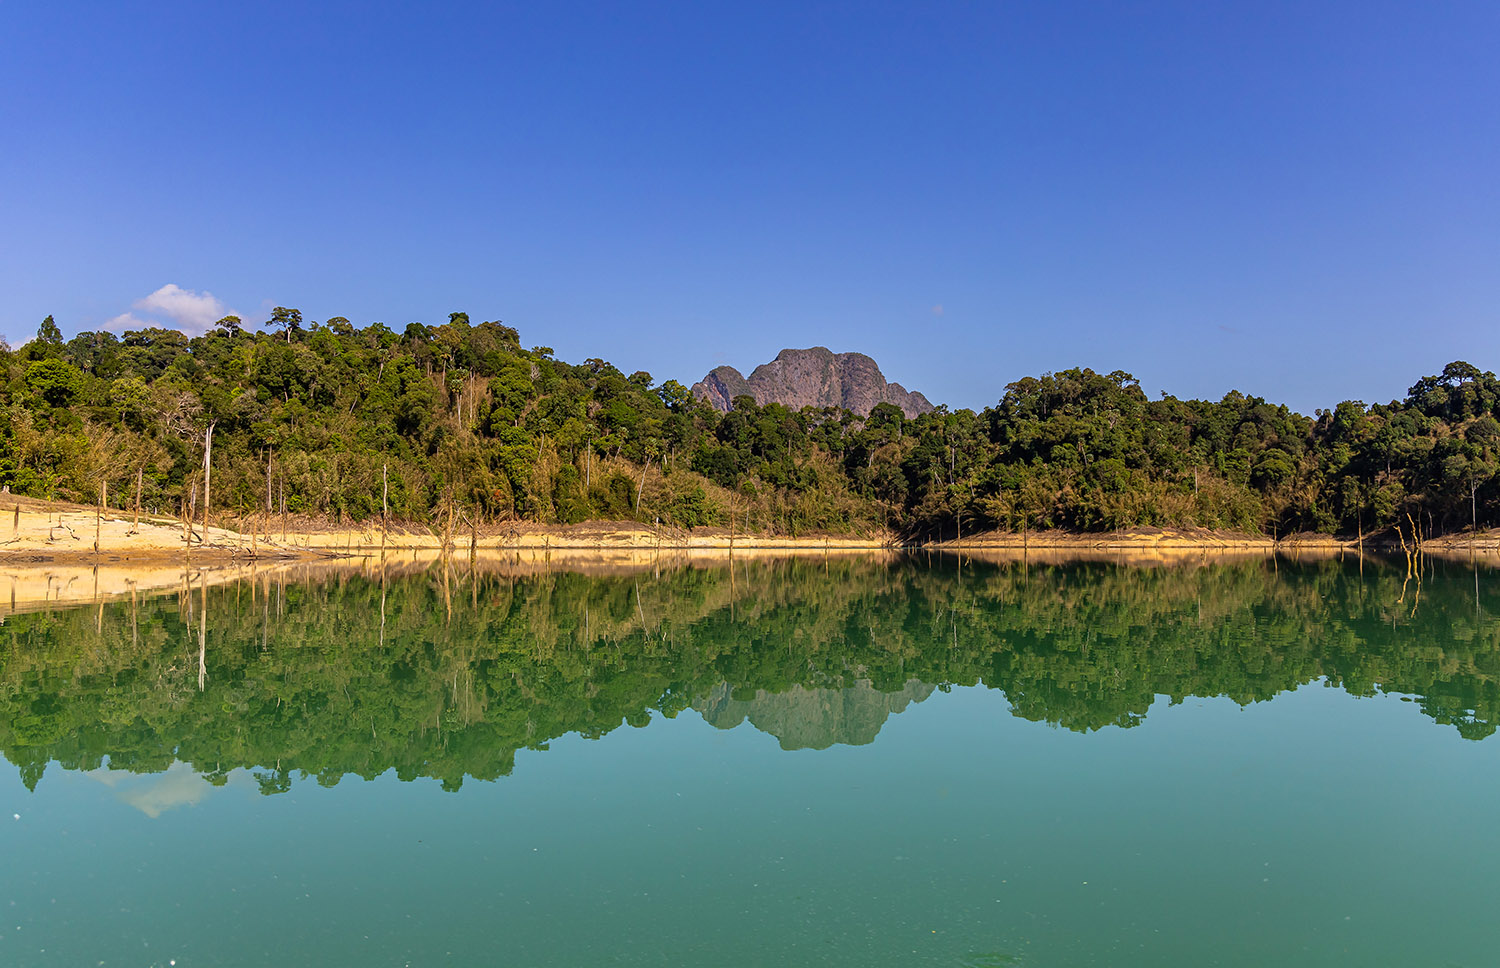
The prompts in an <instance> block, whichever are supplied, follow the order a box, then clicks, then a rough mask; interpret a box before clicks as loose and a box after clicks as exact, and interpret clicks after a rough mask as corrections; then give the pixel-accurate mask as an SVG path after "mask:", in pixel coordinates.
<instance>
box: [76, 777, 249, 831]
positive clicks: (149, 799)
mask: <svg viewBox="0 0 1500 968" xmlns="http://www.w3.org/2000/svg"><path fill="white" fill-rule="evenodd" d="M235 772H236V773H239V772H240V771H238V770H236V771H235ZM86 775H87V776H88V777H89V778H91V779H94V780H98V781H99V782H100V783H103V784H104V785H105V786H107V787H110V788H111V789H113V790H115V796H116V797H118V798H119V799H120V800H121V801H122V802H124V803H128V804H130V805H131V806H132V807H135V808H136V809H137V810H139V811H140V812H141V813H144V814H145V815H146V816H148V817H153V818H155V817H159V816H161V815H162V814H163V813H165V812H166V811H168V810H171V809H172V808H174V807H183V806H187V807H191V806H196V805H197V804H198V803H199V802H200V801H201V800H202V799H203V798H204V797H206V796H208V795H209V794H210V793H212V792H213V790H214V785H213V784H212V783H209V782H208V781H207V780H205V779H204V778H203V777H202V776H200V775H199V774H198V773H197V772H195V771H194V770H193V768H192V767H191V766H189V765H188V764H186V763H173V764H172V765H171V766H169V767H167V769H166V772H164V773H153V774H149V775H147V776H139V775H136V774H131V773H127V772H125V771H123V770H111V769H108V768H105V769H100V770H90V771H89V772H88V773H87V774H86ZM233 780H234V777H233V775H231V781H233Z"/></svg>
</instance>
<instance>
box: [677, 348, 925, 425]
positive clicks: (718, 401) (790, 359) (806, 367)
mask: <svg viewBox="0 0 1500 968" xmlns="http://www.w3.org/2000/svg"><path fill="white" fill-rule="evenodd" d="M692 389H693V396H695V397H697V398H698V399H700V400H706V401H708V403H709V404H710V405H711V406H713V407H714V408H715V409H717V410H720V411H724V412H728V410H729V409H730V407H732V406H733V405H734V398H735V397H737V396H739V395H741V394H748V395H749V396H751V397H754V398H755V402H756V403H759V404H761V405H763V406H764V405H765V404H768V403H780V404H783V405H784V406H787V407H791V408H792V409H794V410H797V409H801V408H802V407H843V408H844V409H846V410H850V411H853V412H854V413H857V414H861V415H864V414H868V413H869V412H870V411H871V410H872V409H873V408H874V407H875V405H876V404H877V403H890V404H894V405H895V406H897V407H900V408H901V412H902V413H904V414H906V416H907V417H908V418H910V417H916V416H918V415H919V414H923V413H926V412H927V411H929V410H931V409H932V404H931V403H930V402H929V401H928V399H927V398H926V397H924V396H923V395H922V394H920V393H917V392H916V391H913V390H907V389H906V388H905V387H903V386H902V385H901V384H899V383H888V382H886V379H885V375H884V374H882V373H881V372H880V367H879V366H878V365H876V363H875V361H874V360H872V359H870V358H869V357H868V356H866V355H865V354H863V353H835V352H833V351H832V350H830V349H829V348H828V347H826V346H813V347H810V348H808V349H801V350H799V349H784V350H782V351H781V352H780V353H777V354H776V358H775V359H774V360H772V361H771V362H769V363H763V364H761V365H760V366H757V367H756V368H755V369H754V371H752V372H751V374H750V376H749V377H748V378H746V377H745V376H744V375H743V374H741V373H740V371H739V370H737V369H735V368H734V367H732V366H720V367H716V368H715V369H713V370H712V371H710V372H709V374H708V375H707V376H705V377H704V378H703V379H702V380H700V381H698V382H697V383H695V384H693V388H692Z"/></svg>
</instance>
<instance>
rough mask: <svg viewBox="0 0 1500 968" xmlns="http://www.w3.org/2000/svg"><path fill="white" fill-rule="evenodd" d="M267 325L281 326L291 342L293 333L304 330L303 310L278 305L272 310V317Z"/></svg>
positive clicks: (287, 339)
mask: <svg viewBox="0 0 1500 968" xmlns="http://www.w3.org/2000/svg"><path fill="white" fill-rule="evenodd" d="M266 325H268V326H280V327H281V329H282V331H283V332H284V333H285V334H286V341H287V342H288V343H290V342H291V341H292V334H293V333H300V332H302V310H300V309H287V308H286V307H285V306H277V307H276V308H275V309H273V310H271V318H270V320H269V321H268V322H267V324H266Z"/></svg>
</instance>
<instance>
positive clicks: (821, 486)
mask: <svg viewBox="0 0 1500 968" xmlns="http://www.w3.org/2000/svg"><path fill="white" fill-rule="evenodd" d="M268 325H269V326H270V327H271V329H270V330H269V331H255V330H251V329H247V328H246V327H245V326H244V325H243V324H242V321H241V320H239V319H238V318H237V317H233V316H230V317H226V318H225V319H223V320H221V321H220V322H219V324H218V325H217V326H216V327H215V328H214V329H213V330H211V331H210V332H208V333H207V334H205V335H202V336H198V337H193V338H189V337H187V336H186V335H184V334H182V333H180V332H177V331H174V330H167V329H154V328H153V329H143V330H135V331H129V332H126V333H124V334H123V335H122V336H118V337H117V336H115V335H114V334H112V333H108V332H97V333H93V332H84V333H79V334H78V335H77V336H75V337H74V338H72V339H70V340H65V339H64V337H63V334H62V333H61V332H60V330H59V329H58V327H57V326H56V324H55V323H54V321H53V320H52V318H51V317H48V318H47V319H46V320H45V321H44V322H43V323H42V326H41V328H40V330H39V331H38V333H37V336H36V338H35V339H34V340H31V341H30V342H28V343H26V344H25V345H23V346H21V347H19V348H17V349H14V350H12V349H10V348H8V347H0V484H3V485H5V486H8V487H9V488H10V489H11V491H13V492H15V493H20V494H27V495H30V496H34V497H40V498H49V499H64V500H72V501H78V502H83V503H92V502H93V501H95V500H97V498H98V495H99V493H100V491H101V488H106V489H107V490H108V492H109V493H110V494H111V498H110V503H111V504H112V505H114V506H116V507H127V506H130V505H132V504H133V503H134V502H135V501H136V500H137V496H138V495H139V500H140V501H141V503H142V504H143V506H144V507H145V508H146V509H147V510H150V511H155V512H159V513H171V514H181V513H194V514H196V513H197V512H198V507H199V505H198V502H199V501H200V500H201V498H200V495H201V493H202V476H203V475H202V460H203V450H204V444H205V436H206V432H207V430H208V429H209V427H210V426H212V427H213V461H212V481H213V487H212V507H213V509H214V511H215V512H216V513H220V514H222V515H228V516H233V517H237V518H241V519H244V518H246V517H249V516H252V515H258V514H273V515H275V514H305V515H319V516H326V517H328V518H331V519H335V520H364V519H369V518H371V517H372V516H377V515H380V514H381V513H389V514H390V515H392V516H394V517H396V518H400V519H406V520H412V521H428V522H430V521H435V520H437V519H439V518H441V517H443V516H444V515H454V514H461V515H463V516H465V517H467V518H470V519H471V520H474V521H476V522H477V521H483V522H493V521H503V520H517V519H520V520H528V521H537V522H550V523H577V522H580V521H584V520H589V519H617V520H618V519H629V520H637V521H643V522H648V523H660V524H663V525H667V526H672V527H681V528H694V527H701V526H716V527H734V528H735V529H737V530H746V531H765V532H771V533H783V534H802V533H808V532H820V531H821V532H835V533H849V532H872V531H875V530H878V529H886V528H888V529H893V530H896V531H899V532H902V533H905V534H908V535H911V536H920V537H931V536H939V535H940V536H943V537H952V536H954V535H958V534H962V533H968V532H972V531H976V530H981V529H992V528H997V529H1006V530H1014V531H1020V530H1026V529H1043V528H1069V529H1077V530H1085V531H1093V530H1109V529H1117V528H1126V527H1132V526H1137V525H1157V526H1200V527H1211V528H1235V529H1242V530H1246V531H1256V532H1265V533H1270V534H1277V535H1280V534H1285V533H1289V532H1298V531H1321V532H1343V533H1348V534H1355V533H1368V532H1372V531H1376V530H1379V529H1382V528H1388V527H1391V526H1392V525H1398V526H1401V527H1402V528H1403V529H1405V530H1406V532H1407V533H1408V534H1410V533H1411V531H1413V530H1417V531H1421V532H1423V533H1435V532H1443V531H1451V530H1454V529H1457V528H1461V527H1464V526H1466V525H1472V524H1476V523H1477V524H1479V525H1481V526H1483V525H1486V524H1489V523H1492V522H1493V520H1494V517H1495V512H1496V510H1497V505H1500V479H1497V476H1496V475H1497V469H1500V460H1497V451H1500V420H1497V419H1496V417H1497V408H1500V381H1497V379H1496V377H1495V376H1494V374H1493V373H1489V372H1485V371H1481V370H1479V369H1478V368H1476V367H1474V366H1471V365H1469V364H1467V363H1461V362H1460V363H1452V364H1449V365H1448V366H1447V367H1445V368H1444V369H1443V372H1442V373H1441V374H1439V375H1436V376H1429V377H1424V378H1422V379H1421V380H1418V381H1417V383H1416V384H1415V385H1414V386H1412V388H1411V389H1410V391H1409V392H1408V394H1407V396H1406V398H1405V399H1404V400H1401V401H1393V402H1391V403H1389V404H1376V405H1373V406H1367V405H1365V404H1364V403H1362V402H1359V401H1345V402H1343V403H1340V404H1338V405H1337V406H1336V407H1334V408H1333V409H1331V410H1328V411H1322V410H1320V411H1318V412H1317V413H1316V414H1315V415H1314V416H1313V417H1306V416H1303V415H1300V414H1297V413H1295V412H1293V411H1291V410H1289V409H1288V408H1286V407H1285V406H1276V405H1273V404H1270V403H1267V402H1266V401H1265V400H1263V399H1261V398H1258V397H1250V396H1245V395H1243V394H1240V393H1237V392H1234V393H1230V394H1228V395H1227V396H1225V397H1224V399H1222V400H1219V401H1216V402H1215V401H1204V400H1178V399H1176V398H1174V397H1171V396H1163V397H1162V398H1161V399H1158V400H1152V399H1150V398H1148V397H1147V396H1146V394H1145V393H1144V392H1143V391H1142V390H1141V388H1140V386H1139V384H1138V383H1137V382H1136V380H1135V379H1134V378H1133V377H1131V376H1130V375H1129V374H1127V373H1123V372H1118V371H1117V372H1114V373H1110V374H1108V375H1101V374H1098V373H1094V372H1093V371H1091V370H1087V369H1083V370H1077V369H1075V370H1067V371H1063V372H1060V373H1055V374H1046V375H1044V376H1042V377H1039V378H1033V377H1027V378H1025V379H1022V380H1019V381H1017V382H1015V383H1012V384H1010V385H1009V386H1007V387H1006V388H1005V393H1004V395H1003V396H1002V397H1001V399H1000V400H999V401H998V402H997V403H996V404H995V406H993V407H988V408H986V409H985V410H983V411H982V412H980V413H974V412H973V411H970V410H957V411H950V410H948V409H947V408H946V407H939V408H938V409H937V410H936V411H934V412H932V413H928V414H924V415H922V416H920V417H918V418H916V419H914V420H909V419H907V418H906V417H905V416H904V415H903V414H902V413H901V411H900V410H899V409H897V408H895V407H893V406H890V405H888V404H882V405H879V406H877V407H876V408H875V410H874V411H873V412H872V413H871V414H869V415H868V416H867V417H865V416H859V415H855V414H851V413H849V412H847V411H842V410H837V409H814V408H806V409H803V410H801V411H792V410H790V409H788V408H786V407H784V406H781V405H779V404H768V405H766V406H758V405H757V404H756V403H755V402H754V401H753V400H752V399H750V398H749V397H740V398H738V399H736V401H735V403H734V408H733V409H732V410H731V411H730V412H729V413H727V414H720V413H718V412H717V411H715V410H713V409H712V408H710V407H708V406H707V405H705V404H703V403H701V402H699V401H695V400H694V399H693V398H692V396H691V394H690V393H689V392H688V390H687V388H686V387H684V386H683V385H682V384H681V383H679V382H678V381H676V380H666V381H663V382H660V383H658V382H657V381H656V380H655V379H654V378H653V377H652V376H651V374H649V373H646V372H636V373H631V374H628V375H627V374H625V373H622V372H621V371H620V370H619V369H617V368H616V367H614V366H612V365H611V364H609V363H608V362H606V361H604V360H600V359H590V360H585V361H583V362H582V363H578V364H571V363H567V362H564V361H561V360H558V359H556V358H555V357H554V355H553V351H552V350H551V349H550V348H549V347H545V346H537V347H532V348H530V349H527V348H523V347H522V345H521V342H520V337H519V334H518V333H517V332H516V330H515V329H513V328H511V327H508V326H505V325H502V324H501V323H498V322H482V323H479V324H473V323H471V322H470V320H469V319H468V317H467V316H466V315H465V314H463V313H454V314H452V316H451V317H450V318H449V321H448V322H446V323H444V324H442V325H440V326H435V327H434V326H426V325H423V324H420V323H412V324H410V325H408V326H407V327H405V329H404V330H402V331H401V332H399V333H398V332H396V331H394V330H392V329H390V328H389V327H387V326H385V325H383V324H380V323H375V324H372V325H369V326H366V327H364V328H357V327H355V326H354V325H353V324H351V323H350V322H349V321H348V320H347V319H344V318H343V317H335V318H333V319H330V320H327V321H326V322H324V323H321V324H319V323H316V322H311V321H309V322H304V320H303V319H302V316H301V313H299V312H298V311H296V310H293V309H285V308H277V309H276V310H275V311H274V312H273V314H272V318H271V320H270V321H269V323H268Z"/></svg>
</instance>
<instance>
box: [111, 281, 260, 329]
mask: <svg viewBox="0 0 1500 968" xmlns="http://www.w3.org/2000/svg"><path fill="white" fill-rule="evenodd" d="M131 308H132V309H133V310H137V311H138V312H128V313H121V314H120V315H118V316H115V317H114V318H112V319H110V320H109V321H108V322H106V323H105V324H104V328H105V329H110V330H127V329H143V328H145V327H148V326H163V325H165V326H170V327H174V328H176V329H180V330H182V331H183V332H185V333H188V334H189V335H195V334H198V333H206V332H208V329H209V327H211V326H212V325H213V324H214V323H217V322H218V321H219V320H221V319H223V318H224V317H225V316H229V315H231V314H234V310H232V309H230V308H229V307H228V306H226V305H224V303H223V302H221V301H220V300H219V298H218V297H217V296H215V295H214V294H213V293H211V292H207V291H204V292H198V291H196V290H193V289H184V288H182V287H181V286H179V285H177V284H176V283H173V282H169V283H167V284H166V285H165V286H162V287H161V288H160V289H158V290H156V291H155V292H153V293H151V294H150V295H149V296H143V297H141V298H140V299H137V300H136V301H135V302H134V303H132V304H131Z"/></svg>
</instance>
